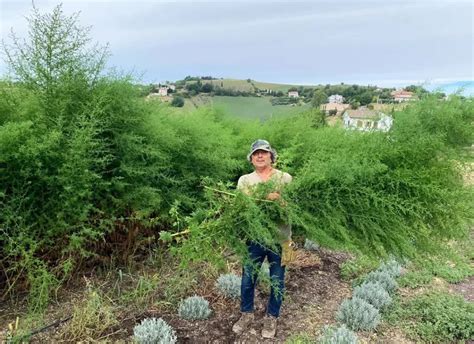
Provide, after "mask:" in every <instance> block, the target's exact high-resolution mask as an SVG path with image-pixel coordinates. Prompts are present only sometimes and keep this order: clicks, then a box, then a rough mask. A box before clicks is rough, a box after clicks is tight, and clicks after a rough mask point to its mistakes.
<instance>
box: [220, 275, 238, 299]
mask: <svg viewBox="0 0 474 344" xmlns="http://www.w3.org/2000/svg"><path fill="white" fill-rule="evenodd" d="M216 288H217V289H218V290H219V291H220V292H221V293H222V294H223V295H224V296H226V297H230V298H236V297H240V277H239V276H237V275H235V274H225V275H220V276H219V278H218V279H217V282H216Z"/></svg>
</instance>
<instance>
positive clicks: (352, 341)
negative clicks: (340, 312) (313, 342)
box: [318, 325, 357, 344]
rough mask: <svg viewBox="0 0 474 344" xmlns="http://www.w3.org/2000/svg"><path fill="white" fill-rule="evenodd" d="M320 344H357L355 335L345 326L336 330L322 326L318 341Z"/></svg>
mask: <svg viewBox="0 0 474 344" xmlns="http://www.w3.org/2000/svg"><path fill="white" fill-rule="evenodd" d="M318 343H320V344H357V335H356V334H355V333H354V332H353V331H351V330H349V329H348V328H347V327H346V325H341V326H339V327H338V328H334V327H332V326H324V330H323V334H322V335H321V337H319V339H318Z"/></svg>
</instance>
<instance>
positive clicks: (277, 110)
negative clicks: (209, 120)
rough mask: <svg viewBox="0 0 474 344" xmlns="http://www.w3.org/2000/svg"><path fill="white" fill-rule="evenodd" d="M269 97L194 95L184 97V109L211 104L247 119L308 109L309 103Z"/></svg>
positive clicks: (190, 109) (284, 114)
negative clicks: (280, 102)
mask: <svg viewBox="0 0 474 344" xmlns="http://www.w3.org/2000/svg"><path fill="white" fill-rule="evenodd" d="M270 99H271V98H270V97H229V96H214V97H209V96H202V95H199V96H196V97H192V98H191V99H186V100H185V104H184V108H183V109H184V110H186V111H192V110H194V109H196V108H198V107H202V106H213V107H215V108H218V109H221V110H223V111H224V112H226V113H227V114H229V115H232V116H237V117H240V118H248V119H256V118H260V119H266V118H270V117H275V116H277V117H278V116H287V115H291V114H294V113H296V112H301V111H304V110H307V109H309V105H308V104H305V105H301V106H290V105H275V106H272V104H271V103H270Z"/></svg>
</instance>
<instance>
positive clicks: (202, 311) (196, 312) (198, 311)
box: [178, 295, 211, 320]
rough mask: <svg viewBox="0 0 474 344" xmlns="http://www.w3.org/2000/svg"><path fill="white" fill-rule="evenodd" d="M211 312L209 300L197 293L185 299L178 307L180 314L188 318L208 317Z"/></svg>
mask: <svg viewBox="0 0 474 344" xmlns="http://www.w3.org/2000/svg"><path fill="white" fill-rule="evenodd" d="M210 314H211V310H210V308H209V302H208V301H207V300H206V299H204V298H203V297H202V296H197V295H194V296H191V297H188V298H187V299H185V300H183V301H182V302H181V304H180V305H179V309H178V315H179V316H180V317H181V318H183V319H186V320H201V319H207V318H208V317H209V315H210Z"/></svg>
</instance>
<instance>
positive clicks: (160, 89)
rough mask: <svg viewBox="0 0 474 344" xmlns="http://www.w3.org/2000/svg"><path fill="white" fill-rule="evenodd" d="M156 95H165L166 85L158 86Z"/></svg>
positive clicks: (166, 92)
mask: <svg viewBox="0 0 474 344" xmlns="http://www.w3.org/2000/svg"><path fill="white" fill-rule="evenodd" d="M158 95H159V96H162V97H166V96H167V95H168V86H160V88H158Z"/></svg>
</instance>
